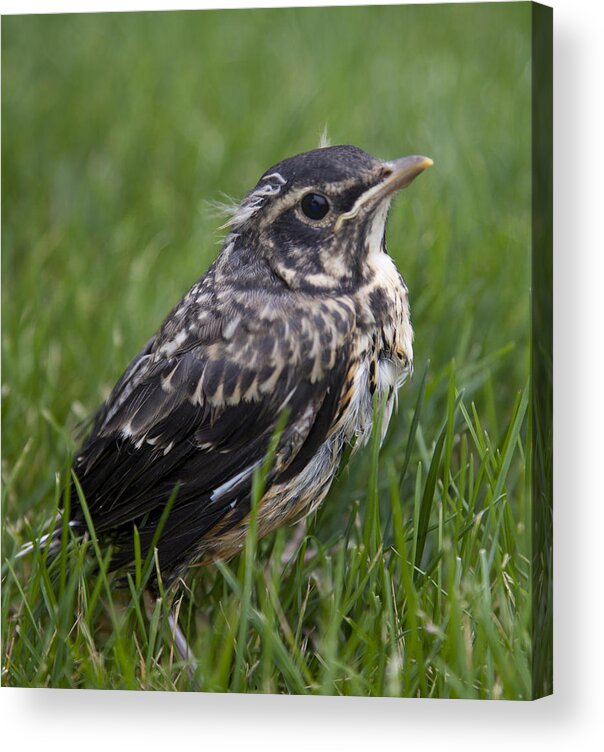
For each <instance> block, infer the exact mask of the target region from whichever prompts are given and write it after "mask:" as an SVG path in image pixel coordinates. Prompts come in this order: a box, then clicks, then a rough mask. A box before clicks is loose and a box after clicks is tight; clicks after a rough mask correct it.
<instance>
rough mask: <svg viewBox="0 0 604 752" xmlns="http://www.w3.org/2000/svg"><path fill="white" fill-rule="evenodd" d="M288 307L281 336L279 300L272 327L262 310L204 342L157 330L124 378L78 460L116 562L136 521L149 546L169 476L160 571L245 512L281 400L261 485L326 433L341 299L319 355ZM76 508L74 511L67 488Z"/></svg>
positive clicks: (340, 365) (339, 377) (337, 364)
mask: <svg viewBox="0 0 604 752" xmlns="http://www.w3.org/2000/svg"><path fill="white" fill-rule="evenodd" d="M264 310H265V311H266V310H267V307H266V305H265V306H264ZM343 310H344V311H345V312H346V311H347V310H348V309H346V307H344V309H343ZM213 315H214V320H215V319H216V316H217V314H216V311H214V313H213ZM287 316H288V327H287V329H286V331H287V332H288V333H289V338H288V337H280V335H281V334H282V333H283V331H284V328H283V312H281V316H280V318H279V324H280V326H279V327H275V328H274V329H273V328H271V325H270V324H271V322H270V320H269V321H267V322H266V323H267V326H264V327H262V326H260V327H259V326H257V322H256V325H255V326H253V327H243V326H242V327H241V329H240V331H239V333H238V336H236V337H234V338H231V339H229V340H227V339H225V338H224V337H222V338H221V337H220V336H215V337H213V338H212V339H211V340H210V341H209V342H208V341H207V339H206V341H205V342H204V343H203V344H201V345H200V344H198V343H199V341H200V338H199V335H198V334H197V337H198V339H197V341H196V342H193V343H191V335H189V337H188V338H184V337H181V340H183V339H184V340H185V341H184V342H183V343H182V344H181V347H180V348H178V349H176V350H174V351H173V352H171V353H170V350H169V348H168V349H166V346H165V345H166V341H165V337H164V338H163V339H162V333H161V332H160V334H159V335H158V337H157V338H155V339H154V340H152V341H151V342H150V343H149V344H148V345H147V347H146V348H145V349H144V350H143V351H142V352H141V353H140V354H139V355H138V356H137V358H135V360H134V361H133V362H132V364H131V365H130V366H129V368H128V369H127V371H126V372H125V374H124V376H123V377H122V378H121V379H120V381H119V382H118V384H117V385H116V387H115V389H114V391H113V392H112V394H111V396H110V398H109V399H108V400H107V403H106V404H105V406H104V407H103V408H102V410H101V411H100V413H99V415H98V417H97V419H96V422H95V424H94V427H93V429H92V432H91V434H90V435H89V437H88V439H87V440H86V442H85V443H84V446H83V447H82V450H81V452H80V453H79V455H78V457H77V460H76V462H75V463H74V471H75V473H76V475H77V477H78V480H79V482H80V484H81V486H82V489H83V492H84V494H85V497H86V501H87V504H88V506H89V509H90V513H91V516H92V519H93V522H94V524H95V529H96V531H97V533H98V534H99V535H101V536H105V537H107V538H109V539H110V540H112V541H114V542H115V543H116V545H117V549H118V553H117V556H116V557H115V558H114V561H113V565H114V566H116V567H119V566H124V565H127V564H129V563H130V562H131V561H132V559H133V541H132V526H133V525H136V526H137V528H138V530H139V533H140V536H141V543H142V546H143V553H145V548H146V547H148V546H149V545H150V543H151V540H152V538H153V534H154V532H155V529H156V526H157V524H158V521H159V520H160V518H161V515H162V512H163V510H164V508H165V505H166V503H167V501H168V499H169V498H170V496H171V494H172V493H173V491H174V489H175V488H176V487H178V490H177V495H176V500H175V502H174V505H173V507H172V509H171V510H170V514H169V515H168V518H167V520H166V522H165V527H164V529H163V532H162V535H161V537H160V540H159V543H158V554H159V559H160V564H161V567H162V571H165V570H170V569H174V568H175V567H176V566H177V565H178V564H179V563H180V562H182V561H183V560H186V559H187V557H188V556H189V555H190V553H191V551H192V550H193V549H194V548H195V547H196V546H198V544H199V542H200V540H201V539H202V538H203V536H204V534H206V533H207V532H208V531H209V530H210V529H211V528H212V527H213V526H214V525H216V523H217V522H219V521H220V520H221V519H222V518H224V517H225V515H227V513H229V524H233V521H234V520H237V519H239V520H240V519H243V518H244V517H245V516H246V515H247V514H248V513H249V498H250V492H251V483H252V476H253V470H254V468H255V467H256V466H257V465H258V464H259V463H260V462H261V461H262V460H263V458H264V456H265V454H266V451H267V448H268V444H269V441H270V439H271V437H272V435H273V432H274V429H275V425H276V422H277V419H278V417H279V415H280V412H281V411H282V410H283V409H284V408H285V407H287V409H288V411H289V415H290V417H289V420H288V423H287V426H286V428H285V430H284V431H283V434H282V436H281V442H280V446H279V448H278V451H277V460H276V463H275V467H274V468H273V470H272V471H271V475H270V476H269V478H268V484H269V486H270V484H271V483H273V482H275V481H276V480H279V481H280V480H285V479H290V478H294V477H295V475H296V474H297V473H299V472H300V471H301V470H302V469H303V468H304V467H305V466H306V464H307V463H308V461H309V460H310V459H311V458H312V456H313V454H314V452H315V451H316V449H317V448H318V447H319V446H320V444H321V443H322V442H323V441H325V439H326V437H327V436H328V435H329V432H330V429H331V427H332V424H333V420H334V416H335V415H336V412H337V406H338V401H339V396H340V394H341V392H342V389H343V387H344V383H345V379H346V374H347V370H348V366H349V348H348V341H349V340H348V338H347V334H348V331H349V330H350V329H349V328H348V329H346V328H345V327H343V326H342V323H341V318H342V316H343V314H342V309H339V313H338V317H337V322H336V323H337V327H336V326H335V324H334V327H333V331H334V336H333V337H332V342H331V349H332V352H331V355H329V353H328V355H329V357H326V356H325V349H326V348H325V346H324V337H323V340H322V342H323V346H322V347H321V348H319V347H316V342H315V341H314V339H313V334H312V328H311V327H310V326H309V318H308V317H307V316H306V314H305V312H304V311H302V310H299V309H291V310H290V311H288V312H287ZM327 318H328V317H327ZM327 323H329V322H327ZM351 326H352V322H350V327H351ZM190 329H191V327H190V326H189V327H188V329H187V331H190ZM214 330H215V331H220V327H216V326H214ZM337 330H339V333H338V331H337ZM171 336H172V337H174V327H173V326H172V329H171ZM192 336H195V334H194V335H192ZM305 338H306V339H305ZM328 349H329V348H328ZM166 353H169V354H166ZM319 366H320V367H319ZM72 509H75V511H76V514H75V519H76V520H79V521H80V522H81V521H82V514H81V510H79V502H78V498H77V494H76V493H75V491H72ZM233 510H235V512H233Z"/></svg>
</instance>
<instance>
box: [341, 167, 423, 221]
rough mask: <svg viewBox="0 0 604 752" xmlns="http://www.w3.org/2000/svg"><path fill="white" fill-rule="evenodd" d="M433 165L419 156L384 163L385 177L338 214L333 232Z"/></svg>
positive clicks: (405, 185)
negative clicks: (368, 205) (347, 209)
mask: <svg viewBox="0 0 604 752" xmlns="http://www.w3.org/2000/svg"><path fill="white" fill-rule="evenodd" d="M433 164H434V162H433V161H432V160H431V159H430V157H420V156H413V157H402V158H401V159H393V160H392V161H391V162H384V167H385V173H386V177H385V178H384V179H383V180H381V181H380V182H379V183H377V184H376V185H374V186H372V187H371V188H369V190H367V191H365V193H363V194H361V195H360V196H359V198H358V199H357V200H356V203H355V205H354V206H353V207H352V209H351V210H350V211H348V212H346V213H345V214H340V216H339V217H338V218H337V220H336V223H335V226H334V232H337V231H338V230H339V229H340V227H341V226H342V224H343V223H344V222H345V221H346V220H348V219H352V218H353V217H356V216H357V214H358V213H359V212H360V211H361V209H362V208H363V207H364V206H367V204H369V203H372V204H375V203H377V202H379V201H382V200H383V199H385V198H388V197H389V196H391V195H392V194H393V193H396V191H400V190H401V189H402V188H406V187H407V186H408V185H409V183H411V182H413V180H415V178H416V177H417V176H418V175H419V174H420V173H422V172H423V171H424V170H426V169H428V167H432V165H433Z"/></svg>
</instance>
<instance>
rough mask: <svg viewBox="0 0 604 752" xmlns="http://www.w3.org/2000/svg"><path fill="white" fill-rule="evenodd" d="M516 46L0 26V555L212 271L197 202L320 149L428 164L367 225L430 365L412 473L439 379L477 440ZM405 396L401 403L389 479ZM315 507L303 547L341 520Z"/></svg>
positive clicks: (373, 22) (426, 19) (506, 350)
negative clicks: (171, 315)
mask: <svg viewBox="0 0 604 752" xmlns="http://www.w3.org/2000/svg"><path fill="white" fill-rule="evenodd" d="M530 42H531V9H530V4H528V3H510V4H472V5H440V6H390V7H355V8H311V9H281V10H245V11H242V10H236V11H223V10H221V11H202V12H170V13H163V12H162V13H124V14H90V15H56V16H29V17H26V16H21V17H19V16H17V17H4V18H3V19H2V346H3V359H2V365H3V387H2V408H3V423H2V438H3V442H2V444H3V477H4V480H5V481H7V480H8V481H9V482H8V483H7V484H6V491H5V497H4V501H5V509H4V512H5V520H7V521H8V524H9V526H10V528H11V530H12V534H13V536H17V537H18V535H19V530H20V529H21V521H22V519H23V515H24V514H25V513H28V512H29V513H31V515H32V519H37V520H38V521H39V520H41V519H43V518H44V517H46V516H47V515H48V510H49V508H50V504H49V498H52V489H53V487H54V482H55V473H56V472H57V471H61V470H62V469H63V468H64V465H65V461H66V457H67V454H68V451H69V449H70V448H71V447H72V446H73V444H72V442H73V434H74V429H75V428H76V426H77V424H78V423H79V422H80V421H81V420H82V419H83V418H84V417H85V416H86V415H88V414H90V413H91V412H92V411H93V410H94V409H95V407H96V406H97V405H98V404H99V402H100V401H101V400H102V399H103V398H104V397H105V396H106V395H107V393H108V391H109V389H110V388H111V386H112V385H113V383H114V382H115V380H116V379H117V377H118V376H119V375H120V374H121V372H122V371H123V369H124V368H125V366H126V365H127V363H128V362H129V360H130V359H131V358H132V357H133V356H134V355H135V354H136V352H137V351H138V350H139V348H140V347H141V346H142V345H143V344H144V343H145V342H146V341H147V339H148V338H149V336H150V335H151V334H152V333H153V332H154V331H155V329H156V328H157V327H158V326H159V324H160V323H161V321H162V320H163V318H164V316H165V315H166V314H167V313H168V311H169V310H170V309H171V307H172V306H173V304H174V303H175V302H176V301H177V300H178V299H179V298H180V296H181V295H182V294H183V293H184V292H186V290H187V289H188V288H189V287H190V286H191V284H192V283H193V282H194V281H195V279H196V278H197V277H198V276H200V275H201V274H202V273H203V272H204V271H205V270H206V269H207V267H208V265H209V264H210V262H211V261H212V259H213V258H214V257H215V256H216V254H217V253H218V251H219V247H220V239H221V236H222V233H221V231H220V230H219V229H218V228H219V226H220V224H221V222H222V220H221V218H218V217H217V216H216V215H215V213H214V212H213V211H212V210H211V207H210V202H212V201H216V200H221V199H223V198H224V194H227V195H229V196H232V197H235V198H240V197H242V196H243V194H244V193H245V192H246V191H247V190H248V189H249V188H251V187H252V186H253V185H254V184H255V182H256V181H257V179H258V177H259V176H260V174H261V173H262V172H263V171H264V170H266V169H267V168H268V167H269V166H270V165H271V164H274V163H275V162H277V161H279V160H280V159H283V158H285V157H287V156H291V155H293V154H295V153H298V152H301V151H305V150H308V149H311V148H314V147H316V146H317V145H318V142H319V137H320V135H321V133H322V131H323V130H324V128H327V130H328V132H329V135H330V138H331V141H332V143H333V144H338V143H351V144H355V145H357V146H359V147H361V148H363V149H365V150H366V151H368V152H370V153H372V154H374V155H375V156H379V157H382V158H394V157H399V156H404V155H407V154H426V155H428V156H430V157H432V159H433V160H434V162H435V165H434V167H433V168H432V169H430V170H429V171H428V172H427V173H426V174H425V175H422V176H421V178H420V179H418V180H417V181H416V182H415V183H414V184H413V185H412V186H411V187H410V188H409V189H408V190H405V191H404V192H403V193H402V194H401V196H400V197H399V198H398V199H397V201H396V202H395V204H394V207H393V210H392V213H391V219H390V222H389V226H388V246H389V251H390V253H391V254H392V255H393V256H394V258H395V259H396V261H397V264H398V266H399V268H400V270H401V271H402V273H403V276H404V277H405V279H406V282H407V284H408V286H409V290H410V296H411V306H412V319H413V324H414V328H415V332H416V340H415V366H416V373H419V374H420V375H421V374H422V373H423V371H424V369H425V367H426V364H427V362H428V361H430V368H429V372H428V377H427V381H426V399H425V404H424V408H423V413H422V419H421V424H420V427H419V430H418V435H417V444H418V446H417V448H416V449H415V448H414V452H413V455H412V457H411V465H410V467H411V468H414V467H415V466H416V465H417V463H418V462H419V461H422V462H423V463H424V467H427V463H429V461H430V451H431V447H432V445H433V444H432V442H433V440H434V437H435V435H436V432H437V431H438V430H439V428H440V426H441V425H442V422H443V420H444V419H445V418H446V411H447V394H448V390H449V374H450V372H451V369H452V368H453V366H452V363H453V362H454V364H455V365H454V369H455V378H456V385H457V388H459V389H460V390H463V391H464V399H466V400H467V403H468V404H470V402H471V401H475V402H476V405H477V409H478V413H479V414H480V416H481V421H482V426H483V427H484V428H485V429H487V430H488V431H489V432H490V434H491V436H493V437H494V441H496V440H499V439H500V438H501V436H502V431H503V430H504V429H505V427H506V426H507V424H508V422H509V421H510V418H511V416H512V413H513V406H514V399H515V397H516V395H517V393H518V391H519V390H520V389H522V388H523V387H524V386H525V384H526V381H527V378H528V370H529V349H528V345H529V323H530V322H529V293H530V289H529V288H530V238H531V235H530V231H531V225H530V210H531V200H530V188H531V174H530V126H531V120H530V102H531V46H530ZM419 381H420V379H418V378H416V379H415V381H414V382H413V383H412V384H411V385H409V386H407V387H405V389H404V390H403V391H402V392H401V395H400V404H401V410H400V411H399V417H398V418H397V419H395V421H394V426H393V428H392V435H393V437H394V438H392V439H390V440H389V441H390V445H389V446H390V447H391V451H392V452H393V454H392V457H393V462H394V463H395V465H396V464H397V463H399V464H400V452H402V449H400V447H401V446H404V437H405V436H406V434H407V431H408V427H409V423H410V416H411V411H412V407H413V405H414V404H415V400H416V397H417V392H418V388H419V387H418V382H419ZM392 448H393V449H392ZM397 452H398V454H397ZM446 472H448V469H446ZM523 472H524V470H523V466H522V463H521V462H518V463H516V462H515V463H514V464H513V465H512V471H511V473H510V475H511V480H510V484H511V485H510V488H509V492H510V495H509V503H510V505H511V508H512V510H515V511H514V514H516V522H518V524H519V525H520V526H522V525H523V524H524V521H525V520H526V509H525V508H524V507H523V506H522V504H523V502H522V503H521V502H519V501H518V499H519V498H520V497H521V496H522V498H524V496H523V494H522V493H521V491H520V490H518V488H520V487H522V486H523V483H524V481H523V477H524V476H523ZM414 482H415V479H414V478H413V477H409V478H408V479H407V481H406V485H405V486H404V487H403V492H404V494H403V501H405V499H406V498H408V496H409V495H412V494H413V484H414ZM514 483H516V484H517V485H516V487H515V486H514ZM515 488H516V490H515ZM332 497H333V501H332V503H331V505H330V504H329V500H328V503H327V504H326V505H325V506H324V508H323V510H322V512H321V514H322V518H321V520H322V524H323V526H324V529H325V530H330V529H336V528H337V527H338V525H341V519H342V517H341V514H342V513H343V508H344V507H346V505H347V504H348V503H349V501H350V494H348V495H346V494H340V495H338V493H334V494H332ZM519 504H520V505H521V506H522V508H519ZM435 509H436V507H435ZM518 529H519V530H520V529H521V527H520V528H518ZM525 544H526V546H528V543H527V541H526V540H525V539H522V542H521V544H520V545H521V546H525ZM523 555H528V548H526V547H525V548H524V552H523ZM502 556H503V554H502ZM489 691H490V690H489ZM510 691H511V690H510Z"/></svg>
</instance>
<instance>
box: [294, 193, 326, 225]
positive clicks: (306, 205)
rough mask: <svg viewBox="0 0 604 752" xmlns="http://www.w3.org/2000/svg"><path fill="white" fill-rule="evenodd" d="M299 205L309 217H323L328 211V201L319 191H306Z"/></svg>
mask: <svg viewBox="0 0 604 752" xmlns="http://www.w3.org/2000/svg"><path fill="white" fill-rule="evenodd" d="M301 206H302V211H303V212H304V214H306V216H307V217H308V218H309V219H323V217H324V216H325V215H326V214H327V212H328V211H329V201H328V200H327V199H326V198H325V196H323V195H321V194H320V193H307V194H306V196H304V198H303V199H302V202H301Z"/></svg>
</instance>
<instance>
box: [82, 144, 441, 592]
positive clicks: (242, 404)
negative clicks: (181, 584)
mask: <svg viewBox="0 0 604 752" xmlns="http://www.w3.org/2000/svg"><path fill="white" fill-rule="evenodd" d="M432 164H433V162H432V160H431V159H429V158H428V157H424V156H408V157H403V158H400V159H394V160H381V159H378V158H375V157H373V156H371V155H369V154H368V153H366V152H365V151H363V150H361V149H360V148H358V147H356V146H352V145H340V146H327V147H322V148H318V149H313V150H311V151H307V152H304V153H301V154H297V155H296V156H292V157H289V158H286V159H283V160H282V161H280V162H278V163H277V164H274V165H273V166H272V167H270V168H269V169H268V170H266V171H265V172H264V174H262V176H261V177H260V179H259V181H258V182H257V184H256V185H255V187H254V188H252V189H251V190H250V191H249V192H248V193H247V194H246V195H245V197H244V198H243V200H242V201H241V203H240V204H239V205H237V206H236V207H235V208H234V210H233V211H232V214H231V216H230V217H229V219H228V221H227V223H226V225H225V227H224V229H225V230H226V231H227V232H226V235H225V238H224V244H223V246H222V248H221V250H220V252H219V254H218V256H217V258H216V259H215V261H214V262H213V263H212V264H211V266H210V268H209V269H208V271H207V272H206V273H205V274H203V276H201V277H200V278H199V279H198V280H197V281H196V282H195V283H194V284H193V286H192V287H191V288H190V290H189V291H188V292H187V293H186V294H185V295H184V297H183V298H182V299H181V300H180V302H178V303H177V304H176V306H174V308H173V309H172V311H171V312H170V313H169V315H168V316H167V318H166V319H165V321H164V322H163V324H162V325H161V327H160V328H159V330H158V331H157V332H156V333H155V334H154V335H153V336H152V337H151V338H150V339H149V341H148V342H147V343H146V345H145V346H144V347H143V349H142V350H141V351H140V352H139V353H138V354H137V355H136V357H135V358H134V359H133V360H132V362H131V363H130V364H129V365H128V367H127V368H126V370H125V371H124V373H123V375H122V376H121V378H120V379H119V380H118V381H117V383H116V385H115V387H114V388H113V390H112V391H111V393H110V395H109V397H108V398H107V399H106V401H105V402H104V403H103V404H102V406H101V407H100V408H99V410H98V412H97V413H96V415H95V417H94V419H93V421H92V424H91V425H92V427H91V428H90V430H89V433H88V435H87V436H86V438H85V439H84V440H83V443H82V445H81V446H80V448H79V450H78V451H77V452H76V454H75V458H74V461H73V467H72V472H73V482H72V488H71V499H70V510H69V514H70V523H69V524H70V527H71V528H72V530H73V531H74V532H75V533H76V534H78V533H80V534H83V533H84V532H85V531H86V527H87V524H88V523H87V519H86V518H87V515H89V517H90V520H91V521H92V524H93V526H94V531H95V534H96V536H97V537H98V539H99V541H101V542H105V543H107V544H110V545H111V546H112V551H113V556H112V558H111V568H112V569H115V570H124V571H128V569H129V568H132V567H133V562H134V560H135V548H136V543H135V540H134V530H135V528H136V531H137V536H138V538H137V539H138V545H140V549H141V550H142V554H143V556H145V555H146V554H147V553H148V552H149V550H150V548H151V547H152V546H153V547H154V551H155V553H156V561H157V565H158V567H157V568H158V571H159V572H160V573H161V577H162V580H163V585H164V587H166V588H167V589H168V588H171V587H173V586H175V585H176V583H178V581H179V580H181V579H182V578H183V577H185V575H186V573H187V572H188V571H189V569H190V567H191V566H192V565H194V564H202V565H203V564H210V563H212V562H216V561H219V560H228V559H230V558H231V557H233V556H234V555H236V554H237V553H239V552H240V551H241V549H242V547H243V545H244V542H245V538H246V533H247V529H248V527H249V522H250V511H251V504H252V493H253V482H254V476H255V474H256V473H257V472H259V469H260V468H261V467H262V466H263V463H264V462H265V458H266V456H267V452H268V451H269V447H270V446H271V441H273V442H276V443H275V444H274V446H273V450H274V451H273V456H272V462H271V464H270V466H269V467H268V470H267V472H266V475H265V478H264V487H263V491H262V496H261V498H260V499H259V501H258V502H257V508H255V514H256V526H257V535H258V537H262V536H264V535H266V534H268V533H270V532H271V531H273V530H275V529H276V528H278V527H280V526H282V525H285V524H288V523H293V522H295V521H297V520H300V519H302V518H304V517H306V516H307V515H309V514H311V513H312V512H313V511H315V510H316V509H317V508H318V506H319V505H320V504H321V503H322V502H323V500H324V499H325V497H326V495H327V493H328V491H329V488H330V486H331V484H332V482H333V480H334V477H335V475H336V472H337V470H338V468H339V466H340V463H341V460H342V457H343V455H344V453H345V451H346V450H347V448H348V447H352V451H356V450H357V449H358V448H359V447H360V446H362V445H363V444H366V443H367V441H368V440H369V437H370V435H371V433H372V429H373V426H374V423H375V412H376V410H378V409H380V410H382V412H383V418H382V420H381V430H382V436H381V437H380V438H381V439H383V438H384V436H385V433H386V429H387V427H388V423H389V420H390V417H391V415H392V411H393V408H394V405H395V402H396V397H397V392H398V389H399V388H400V387H401V386H402V384H403V383H404V382H405V381H406V380H407V378H408V377H409V376H410V374H411V373H412V369H413V330H412V325H411V318H410V308H409V295H408V290H407V286H406V284H405V282H404V280H403V277H402V275H401V273H400V271H399V270H398V268H397V266H396V265H395V263H394V261H393V259H392V257H391V256H390V255H389V253H388V251H387V247H386V240H385V233H386V222H387V217H388V213H389V209H390V205H391V201H392V198H393V196H394V195H395V194H396V193H397V192H398V191H400V190H401V189H403V188H405V187H406V186H408V185H409V184H410V183H411V182H412V181H413V180H414V179H415V178H416V177H417V176H418V175H419V174H420V173H422V172H423V171H424V170H425V169H426V168H428V167H430V166H431V165H432ZM277 431H278V432H277ZM276 432H277V433H276ZM275 437H276V438H275ZM83 499H84V500H85V504H84V502H83ZM168 504H170V506H169V507H168ZM84 507H86V508H84ZM167 510H168V511H167ZM166 511H167V514H166ZM160 523H161V525H162V526H161V532H160V534H159V535H157V533H158V531H159V526H160ZM157 576H158V574H157V573H153V574H152V576H151V580H150V588H151V589H152V590H153V588H155V589H156V590H157Z"/></svg>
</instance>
